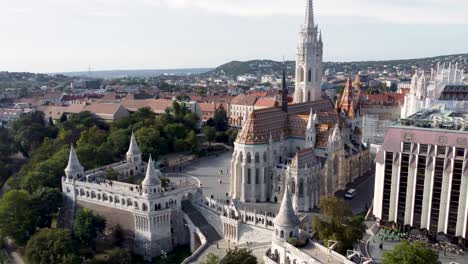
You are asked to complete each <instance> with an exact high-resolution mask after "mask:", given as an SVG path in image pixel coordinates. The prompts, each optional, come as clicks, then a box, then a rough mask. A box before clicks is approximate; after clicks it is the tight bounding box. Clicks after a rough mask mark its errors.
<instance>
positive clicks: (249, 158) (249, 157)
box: [247, 152, 252, 163]
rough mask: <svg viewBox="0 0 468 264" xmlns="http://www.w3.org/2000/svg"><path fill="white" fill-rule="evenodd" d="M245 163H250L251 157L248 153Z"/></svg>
mask: <svg viewBox="0 0 468 264" xmlns="http://www.w3.org/2000/svg"><path fill="white" fill-rule="evenodd" d="M247 163H252V156H251V155H250V152H247Z"/></svg>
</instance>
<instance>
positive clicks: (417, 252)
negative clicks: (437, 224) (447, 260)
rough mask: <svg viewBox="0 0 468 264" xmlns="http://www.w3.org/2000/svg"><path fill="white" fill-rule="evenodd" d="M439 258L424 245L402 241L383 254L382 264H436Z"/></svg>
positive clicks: (422, 243) (418, 242)
mask: <svg viewBox="0 0 468 264" xmlns="http://www.w3.org/2000/svg"><path fill="white" fill-rule="evenodd" d="M438 259H439V257H438V255H437V253H436V252H434V251H433V250H431V249H430V248H429V247H428V246H427V244H426V243H424V242H421V241H417V242H412V243H410V242H408V241H406V240H403V241H402V242H401V243H400V244H398V245H396V246H395V248H394V249H393V251H390V252H384V255H383V259H382V263H383V264H438V263H440V262H439V261H438Z"/></svg>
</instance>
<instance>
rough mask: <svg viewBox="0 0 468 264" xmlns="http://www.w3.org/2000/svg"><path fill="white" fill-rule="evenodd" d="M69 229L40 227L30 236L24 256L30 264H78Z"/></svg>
mask: <svg viewBox="0 0 468 264" xmlns="http://www.w3.org/2000/svg"><path fill="white" fill-rule="evenodd" d="M75 252H76V249H75V245H74V243H73V239H72V237H71V234H70V231H69V230H65V229H48V228H46V229H42V230H40V231H39V232H38V233H37V234H35V235H34V236H32V237H31V239H30V240H29V241H28V244H27V245H26V252H25V257H26V261H27V262H28V263H30V264H49V263H69V264H79V263H80V259H79V257H78V255H77V254H76V253H75Z"/></svg>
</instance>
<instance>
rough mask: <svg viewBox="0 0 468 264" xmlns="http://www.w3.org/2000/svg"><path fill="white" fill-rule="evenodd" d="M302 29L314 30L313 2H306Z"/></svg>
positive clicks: (310, 0) (308, 0)
mask: <svg viewBox="0 0 468 264" xmlns="http://www.w3.org/2000/svg"><path fill="white" fill-rule="evenodd" d="M304 27H305V28H306V29H307V30H311V31H312V30H314V27H315V22H314V1H313V0H307V8H306V17H305V25H304Z"/></svg>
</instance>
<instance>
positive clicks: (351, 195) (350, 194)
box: [344, 189, 356, 199]
mask: <svg viewBox="0 0 468 264" xmlns="http://www.w3.org/2000/svg"><path fill="white" fill-rule="evenodd" d="M344 196H345V198H346V199H353V198H354V196H356V190H355V189H349V190H347V191H346V193H345V195H344Z"/></svg>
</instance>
